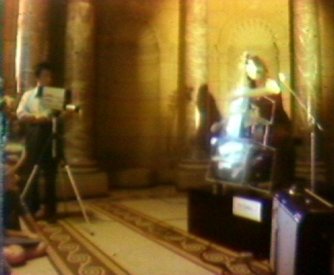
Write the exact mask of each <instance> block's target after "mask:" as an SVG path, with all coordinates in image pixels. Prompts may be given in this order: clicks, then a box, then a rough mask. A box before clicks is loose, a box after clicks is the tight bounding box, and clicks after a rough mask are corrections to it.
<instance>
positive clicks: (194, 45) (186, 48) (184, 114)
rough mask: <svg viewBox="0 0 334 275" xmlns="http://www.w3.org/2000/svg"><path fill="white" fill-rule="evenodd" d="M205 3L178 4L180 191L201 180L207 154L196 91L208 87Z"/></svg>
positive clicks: (189, 0) (202, 0) (195, 0)
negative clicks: (179, 28)
mask: <svg viewBox="0 0 334 275" xmlns="http://www.w3.org/2000/svg"><path fill="white" fill-rule="evenodd" d="M207 4H208V3H207V1H206V0H185V1H181V41H180V43H181V52H180V80H179V92H180V103H181V104H180V106H181V110H180V120H179V121H180V123H179V136H180V147H181V150H180V152H181V156H180V157H181V159H182V160H181V162H180V164H179V169H178V176H177V183H178V186H179V187H180V188H187V187H189V186H192V185H193V183H194V182H198V181H204V174H205V171H206V167H207V155H206V154H205V152H204V151H203V150H202V148H201V146H200V135H199V131H200V129H201V128H202V125H200V124H201V123H202V122H203V121H204V120H203V119H202V118H201V115H202V113H201V112H200V110H199V108H198V106H199V102H198V92H199V88H200V87H201V85H204V84H207V77H208V65H207V27H208V26H207V12H208V11H207V9H208V7H207Z"/></svg>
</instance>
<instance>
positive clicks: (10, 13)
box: [3, 0, 19, 96]
mask: <svg viewBox="0 0 334 275" xmlns="http://www.w3.org/2000/svg"><path fill="white" fill-rule="evenodd" d="M18 9H19V0H11V1H6V3H5V11H4V30H3V31H4V35H3V78H4V79H5V82H4V90H5V93H6V94H7V95H11V96H14V95H15V94H16V88H17V87H16V79H15V55H16V33H17V23H18V22H17V21H18V20H17V19H18V12H19V11H18Z"/></svg>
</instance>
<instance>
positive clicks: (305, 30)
mask: <svg viewBox="0 0 334 275" xmlns="http://www.w3.org/2000/svg"><path fill="white" fill-rule="evenodd" d="M291 5H292V18H293V21H292V25H293V47H294V49H293V53H294V56H293V57H294V59H293V60H294V61H293V64H294V68H293V74H294V75H293V79H294V86H295V89H296V91H297V93H298V95H299V97H300V98H301V100H302V101H303V102H304V104H305V105H306V107H307V111H308V113H309V114H314V115H315V116H317V115H318V110H319V103H320V98H321V91H320V90H321V86H320V85H321V83H320V32H319V24H318V9H317V1H316V0H294V1H292V2H291ZM295 110H296V111H295V121H296V123H295V124H296V127H297V129H296V131H297V132H298V131H302V132H303V131H305V130H306V129H308V127H309V125H308V124H309V123H308V122H309V121H307V120H308V117H307V114H305V112H304V111H303V110H302V109H301V108H300V107H299V106H298V105H297V102H295Z"/></svg>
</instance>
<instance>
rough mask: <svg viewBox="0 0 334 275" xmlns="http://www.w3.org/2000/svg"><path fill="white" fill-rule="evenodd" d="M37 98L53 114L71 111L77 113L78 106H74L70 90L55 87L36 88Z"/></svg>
mask: <svg viewBox="0 0 334 275" xmlns="http://www.w3.org/2000/svg"><path fill="white" fill-rule="evenodd" d="M37 97H39V98H41V99H42V101H43V104H44V106H45V107H47V108H48V109H50V110H52V111H55V112H62V111H66V110H67V111H73V112H79V111H80V109H81V108H80V105H78V104H74V103H73V102H72V100H73V93H72V91H71V90H68V89H64V88H56V87H47V86H41V87H38V91H37Z"/></svg>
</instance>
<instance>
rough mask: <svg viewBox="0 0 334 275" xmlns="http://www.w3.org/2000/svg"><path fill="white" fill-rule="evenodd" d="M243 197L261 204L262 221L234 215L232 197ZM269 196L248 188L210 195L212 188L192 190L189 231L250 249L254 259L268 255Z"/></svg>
mask: <svg viewBox="0 0 334 275" xmlns="http://www.w3.org/2000/svg"><path fill="white" fill-rule="evenodd" d="M236 197H237V198H244V199H246V200H248V201H250V202H252V201H254V202H259V203H260V205H261V211H260V213H261V214H260V216H261V222H258V221H254V220H250V219H247V218H243V217H240V216H236V215H234V214H233V198H236ZM271 209H272V197H271V196H268V195H264V194H259V193H254V192H253V191H251V190H242V189H240V190H233V189H231V190H224V193H223V192H221V194H213V192H212V188H210V187H206V188H201V189H192V190H190V191H189V200H188V228H189V231H190V233H192V234H194V235H197V236H199V237H202V238H204V239H207V240H209V241H212V242H215V243H219V244H221V245H224V246H226V247H229V248H232V249H234V250H237V251H240V252H245V251H249V252H252V253H253V254H254V256H255V257H256V258H260V259H268V258H269V254H270V234H271Z"/></svg>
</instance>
